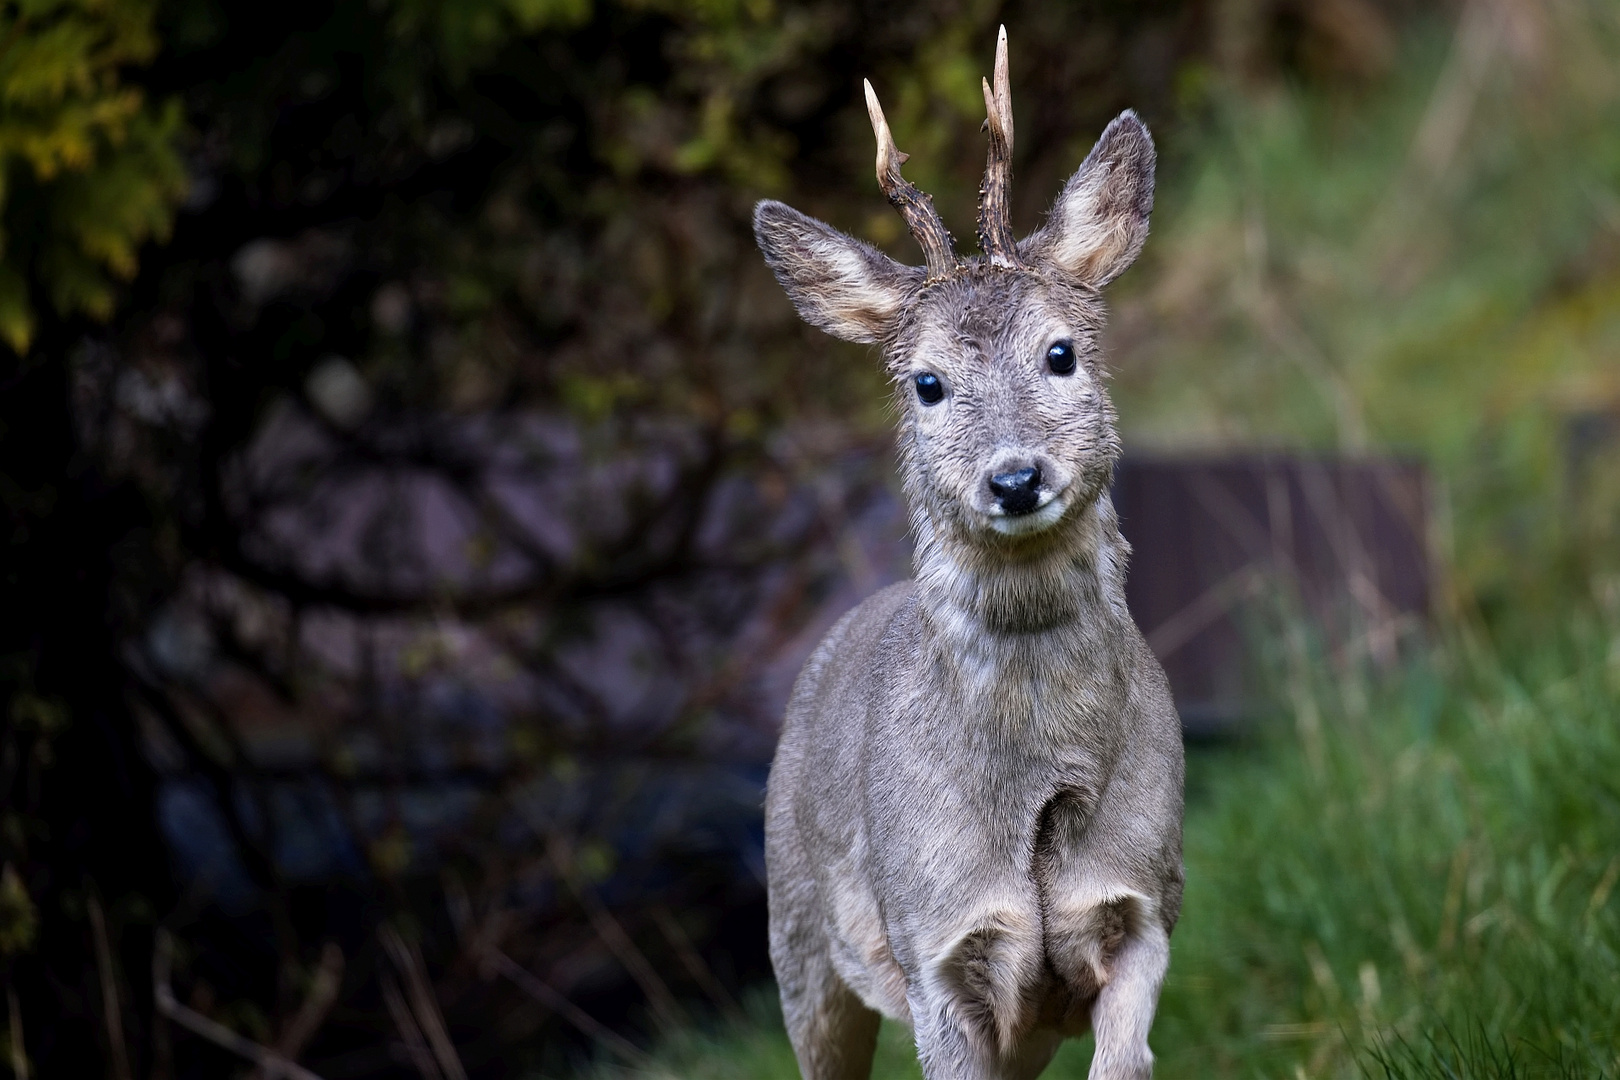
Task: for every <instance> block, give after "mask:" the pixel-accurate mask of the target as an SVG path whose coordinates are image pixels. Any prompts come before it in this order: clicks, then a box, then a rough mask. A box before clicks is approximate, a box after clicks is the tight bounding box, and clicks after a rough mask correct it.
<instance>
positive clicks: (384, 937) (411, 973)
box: [377, 924, 467, 1080]
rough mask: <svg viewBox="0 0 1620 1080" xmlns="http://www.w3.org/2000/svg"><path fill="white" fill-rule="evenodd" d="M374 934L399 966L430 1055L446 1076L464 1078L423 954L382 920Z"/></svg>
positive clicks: (395, 964) (449, 1078)
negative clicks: (429, 1049) (430, 1049)
mask: <svg viewBox="0 0 1620 1080" xmlns="http://www.w3.org/2000/svg"><path fill="white" fill-rule="evenodd" d="M377 937H378V938H379V939H380V940H381V941H382V945H383V950H384V951H385V952H387V953H388V958H389V959H390V960H392V961H393V962H394V966H395V967H396V968H398V969H399V973H400V976H401V977H402V978H403V979H404V980H405V991H406V993H407V994H409V995H410V1003H411V1011H412V1012H414V1013H415V1014H416V1022H417V1023H418V1024H420V1025H421V1027H422V1033H423V1034H424V1035H426V1036H427V1041H428V1045H429V1046H430V1047H432V1049H433V1057H434V1058H435V1060H437V1061H438V1063H439V1068H440V1069H442V1070H443V1071H444V1075H445V1076H446V1077H447V1078H448V1080H467V1070H466V1069H464V1068H462V1065H461V1057H460V1056H459V1055H458V1054H457V1053H456V1046H455V1043H453V1042H451V1041H450V1031H449V1029H448V1028H447V1027H446V1026H445V1023H444V1013H443V1012H441V1011H440V1010H439V1001H438V999H437V998H436V997H434V995H433V987H432V985H431V984H429V982H428V978H427V971H426V965H424V964H423V963H422V956H421V954H420V953H419V952H417V951H416V948H415V946H414V945H411V944H409V943H408V942H406V940H405V939H404V937H402V936H401V935H400V932H399V931H398V930H395V929H394V928H393V927H392V926H389V925H387V924H384V925H383V926H382V927H380V928H379V929H378V930H377Z"/></svg>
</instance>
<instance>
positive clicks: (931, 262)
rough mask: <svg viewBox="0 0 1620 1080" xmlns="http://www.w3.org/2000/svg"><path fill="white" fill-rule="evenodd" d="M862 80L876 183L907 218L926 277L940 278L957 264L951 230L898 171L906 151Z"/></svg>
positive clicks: (928, 198)
mask: <svg viewBox="0 0 1620 1080" xmlns="http://www.w3.org/2000/svg"><path fill="white" fill-rule="evenodd" d="M862 84H863V85H864V86H865V87H866V112H867V115H868V116H870V117H871V118H872V134H874V135H876V136H877V180H878V187H880V188H882V189H883V194H884V195H886V196H888V198H889V202H890V203H892V204H893V206H894V208H895V209H896V210H898V211H900V216H901V217H903V218H905V219H906V227H907V228H909V229H910V230H911V235H912V236H913V237H915V238H916V240H917V243H918V244H919V245H920V246H921V247H922V249H923V259H924V260H925V261H926V262H927V264H928V279H929V280H930V281H932V280H934V279H935V278H942V277H944V276H945V275H946V274H948V273H950V272H951V271H952V270H954V269H956V266H957V261H956V251H955V248H954V245H953V244H952V242H951V234H950V230H948V229H946V228H945V222H944V221H942V220H940V216H939V212H938V211H937V210H935V209H934V200H933V198H932V197H931V196H929V195H928V194H927V193H925V192H923V191H921V190H920V189H918V187H917V185H915V184H913V183H911V181H909V180H907V179H906V178H905V177H903V176H901V175H900V166H901V165H904V164H905V162H906V157H907V155H905V154H903V153H901V152H900V149H899V148H898V147H896V146H895V145H894V135H893V134H891V133H890V131H889V121H888V120H887V119H885V118H884V116H883V106H881V105H879V104H878V99H877V91H875V90H873V89H872V83H871V80H869V79H863V80H862Z"/></svg>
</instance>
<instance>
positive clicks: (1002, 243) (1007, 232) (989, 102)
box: [979, 26, 1023, 266]
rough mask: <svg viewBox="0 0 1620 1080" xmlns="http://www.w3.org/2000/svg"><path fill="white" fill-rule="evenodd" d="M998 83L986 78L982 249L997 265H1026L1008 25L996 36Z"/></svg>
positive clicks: (980, 217)
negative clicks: (1017, 228)
mask: <svg viewBox="0 0 1620 1080" xmlns="http://www.w3.org/2000/svg"><path fill="white" fill-rule="evenodd" d="M995 80H996V82H995V87H994V89H992V88H991V85H990V80H989V79H985V80H984V111H985V116H986V123H985V126H986V127H987V128H988V129H989V131H990V155H989V158H988V159H987V160H986V162H985V166H984V183H983V184H981V185H980V186H979V249H980V250H981V251H983V252H984V253H985V255H987V256H989V259H990V262H991V265H993V266H1022V265H1023V264H1022V262H1021V261H1020V260H1019V258H1018V247H1017V242H1016V241H1015V240H1014V239H1013V231H1012V152H1013V115H1012V78H1011V76H1010V75H1009V73H1008V70H1007V28H1006V27H1005V26H1003V27H1002V28H1001V32H1000V33H999V34H998V35H997V36H996V74H995Z"/></svg>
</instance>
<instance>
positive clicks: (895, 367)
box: [754, 31, 1154, 545]
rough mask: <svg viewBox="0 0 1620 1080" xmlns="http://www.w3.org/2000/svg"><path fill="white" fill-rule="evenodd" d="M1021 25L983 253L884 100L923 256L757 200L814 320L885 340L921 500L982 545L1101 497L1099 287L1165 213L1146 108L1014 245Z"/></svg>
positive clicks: (1103, 404)
mask: <svg viewBox="0 0 1620 1080" xmlns="http://www.w3.org/2000/svg"><path fill="white" fill-rule="evenodd" d="M1006 83H1007V70H1006V34H1005V31H1004V32H1003V34H1002V37H1001V40H1000V42H999V43H998V48H997V57H996V86H995V88H994V90H992V88H991V86H990V83H989V81H988V80H987V81H986V83H985V103H986V108H987V110H988V112H989V115H990V123H989V128H990V161H989V165H988V166H987V168H986V172H985V184H984V187H983V189H982V191H983V195H982V198H981V202H980V209H979V230H978V231H979V242H980V246H981V247H982V248H983V249H984V252H985V254H984V255H983V256H981V257H978V258H974V259H970V260H966V261H962V260H958V259H957V258H956V257H955V255H954V254H952V252H951V245H950V234H949V233H948V232H946V230H945V227H944V225H943V224H942V223H941V222H940V220H939V218H938V216H937V215H936V214H935V213H934V210H933V205H932V202H931V200H930V199H929V198H928V196H927V195H924V194H922V193H921V192H919V191H918V190H917V189H916V188H915V187H913V186H911V185H910V184H909V183H906V181H905V180H904V179H903V178H901V176H900V167H899V163H900V162H902V161H904V160H905V155H904V154H901V153H900V152H899V151H898V150H896V149H895V148H894V142H893V140H892V139H891V138H890V136H889V130H888V125H887V123H886V122H884V120H883V113H882V110H881V109H880V108H879V107H878V104H877V98H876V96H875V95H874V94H873V93H872V89H871V86H870V85H868V86H867V88H866V89H867V105H868V108H869V109H870V111H871V114H872V124H873V128H874V130H875V131H876V132H877V136H878V166H877V170H878V179H879V183H880V184H881V186H882V187H883V189H884V191H885V192H886V193H887V194H888V196H889V201H890V202H891V203H893V204H894V205H895V206H896V208H898V209H899V210H900V212H901V213H902V214H903V215H904V216H905V218H906V220H907V223H908V224H909V225H910V226H911V231H912V234H913V235H914V236H915V237H916V238H917V240H918V242H919V243H920V244H921V245H922V248H923V253H924V256H925V257H926V259H927V264H928V265H927V266H926V268H924V267H910V266H903V265H901V264H900V263H897V262H895V261H894V260H893V259H890V258H889V257H888V256H887V255H884V254H883V253H882V252H880V251H878V250H877V249H875V248H873V247H871V246H870V245H867V244H864V243H862V242H861V241H859V240H856V239H854V238H852V237H849V236H846V235H844V234H843V233H841V232H839V231H838V230H836V229H833V228H832V227H830V226H828V225H825V224H823V223H821V222H820V221H817V220H815V219H814V218H810V217H806V216H805V215H803V214H800V213H799V212H798V211H796V210H793V209H792V208H790V207H788V206H785V205H783V204H782V203H778V202H771V201H765V202H761V203H760V204H759V205H758V206H757V207H756V208H755V210H754V233H755V237H756V238H757V239H758V241H759V246H760V248H761V250H762V251H763V252H764V253H765V259H766V262H768V263H769V264H770V266H771V269H772V270H773V271H775V273H776V277H777V280H778V281H780V282H781V283H782V287H783V288H784V289H786V290H787V293H788V296H789V297H790V298H791V299H792V301H793V303H794V306H795V307H796V308H797V309H798V311H799V314H800V315H801V316H802V317H803V318H804V319H805V320H806V321H807V322H809V323H811V324H812V325H814V326H818V327H820V328H822V329H823V330H826V331H827V332H829V333H831V334H833V335H835V336H837V337H841V338H844V339H846V340H849V341H862V342H875V343H878V344H880V345H881V346H882V348H883V356H884V362H885V364H886V365H887V367H888V369H889V372H890V374H891V375H892V376H893V377H894V380H895V383H896V386H897V393H898V398H899V406H900V415H901V455H902V463H903V468H904V471H905V478H906V488H907V491H908V494H909V495H910V497H911V499H912V503H913V509H914V511H922V512H926V513H927V514H928V516H929V518H930V519H931V520H932V523H933V525H934V527H935V530H936V531H944V532H946V533H948V534H951V535H954V536H956V537H958V538H960V539H962V540H965V541H968V542H975V543H989V544H999V545H1005V544H1006V543H1007V542H1008V538H1019V537H1027V538H1033V537H1036V536H1038V535H1040V534H1042V533H1045V532H1047V531H1049V530H1051V529H1053V528H1054V527H1056V526H1058V525H1059V524H1060V523H1061V522H1063V521H1065V520H1066V519H1068V518H1070V517H1071V516H1072V515H1073V514H1074V512H1075V511H1076V510H1078V509H1081V508H1084V507H1085V506H1087V505H1089V504H1090V503H1091V502H1092V501H1093V500H1095V499H1096V498H1097V496H1098V494H1100V493H1101V491H1102V490H1103V488H1104V486H1105V485H1106V484H1107V482H1108V478H1109V475H1110V472H1111V471H1112V469H1113V464H1114V460H1115V458H1116V457H1117V456H1118V453H1119V439H1118V436H1117V434H1116V433H1115V430H1114V411H1113V406H1112V404H1111V403H1110V402H1109V399H1108V394H1107V391H1106V389H1105V387H1104V385H1103V377H1102V367H1101V362H1100V355H1099V352H1098V337H1099V334H1100V332H1101V330H1102V323H1103V312H1102V304H1101V298H1100V296H1099V290H1100V289H1101V288H1102V286H1104V285H1105V284H1107V283H1108V282H1109V281H1111V280H1113V278H1115V277H1116V276H1118V275H1119V274H1120V273H1121V272H1122V271H1124V270H1125V268H1126V267H1128V266H1129V265H1130V264H1131V262H1132V261H1133V260H1134V259H1135V258H1136V255H1137V253H1138V252H1139V251H1140V250H1141V248H1142V243H1143V241H1144V240H1145V239H1146V238H1147V228H1148V214H1149V212H1150V211H1151V210H1152V207H1153V165H1154V151H1153V141H1152V138H1151V137H1150V136H1149V135H1148V131H1147V128H1146V127H1145V126H1144V125H1143V124H1142V122H1141V120H1139V119H1138V118H1137V117H1136V114H1134V113H1131V112H1126V113H1122V114H1121V115H1120V116H1119V117H1117V118H1116V119H1115V120H1114V121H1113V122H1112V123H1110V124H1109V125H1108V127H1107V128H1106V129H1105V130H1104V131H1103V134H1102V137H1101V138H1100V139H1099V140H1098V141H1097V145H1096V146H1095V147H1093V148H1092V151H1091V153H1090V154H1089V155H1087V157H1086V160H1085V162H1084V163H1083V164H1081V166H1080V168H1079V170H1078V171H1076V172H1075V174H1074V176H1072V177H1071V178H1070V179H1069V182H1068V183H1067V184H1066V185H1064V188H1063V191H1062V193H1061V194H1059V196H1058V199H1057V202H1056V203H1055V204H1054V205H1053V207H1052V210H1051V212H1050V213H1049V214H1048V215H1047V220H1046V223H1045V224H1044V225H1042V226H1041V228H1040V229H1038V230H1036V231H1035V232H1034V233H1033V234H1031V235H1030V236H1029V237H1028V238H1026V239H1025V240H1023V241H1014V240H1013V237H1012V230H1011V227H1010V226H1009V225H1008V223H1007V219H1006V207H1007V185H1008V182H1009V178H1010V161H1011V153H1012V110H1011V105H1010V102H1009V99H1008V92H1007V89H1006Z"/></svg>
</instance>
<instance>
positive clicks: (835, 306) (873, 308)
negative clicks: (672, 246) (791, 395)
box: [754, 199, 925, 342]
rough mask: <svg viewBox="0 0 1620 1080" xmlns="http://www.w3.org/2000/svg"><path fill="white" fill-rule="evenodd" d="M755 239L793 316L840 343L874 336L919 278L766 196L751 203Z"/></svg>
mask: <svg viewBox="0 0 1620 1080" xmlns="http://www.w3.org/2000/svg"><path fill="white" fill-rule="evenodd" d="M754 239H755V240H756V241H757V242H758V243H759V249H760V250H761V251H763V252H764V253H765V262H766V263H768V264H769V265H770V268H771V270H772V271H773V272H774V273H775V274H776V280H777V281H780V282H781V283H782V288H783V289H785V290H786V291H787V294H788V299H789V300H792V301H793V306H794V307H795V308H797V309H798V312H799V316H800V317H801V318H803V319H804V321H805V322H807V323H809V324H810V325H811V326H815V327H819V328H820V329H822V330H825V331H827V333H829V334H831V335H833V336H834V337H839V338H843V339H844V340H845V341H858V342H873V341H878V340H880V339H881V338H882V337H883V336H884V334H885V333H887V331H888V328H889V327H890V325H892V323H893V322H894V319H895V317H896V316H897V315H899V314H900V309H901V308H902V307H903V306H904V305H905V302H906V301H907V300H908V299H909V298H910V297H911V296H912V294H914V293H915V292H916V291H917V290H918V289H919V288H921V287H922V284H923V281H924V277H925V275H924V272H923V270H922V268H921V267H915V266H904V265H902V264H900V263H897V262H895V261H894V260H893V259H891V258H889V257H888V256H887V255H885V254H883V252H881V251H879V250H878V249H877V248H875V247H873V246H872V245H870V244H865V243H862V242H861V241H859V240H857V239H855V238H854V237H853V236H846V235H844V234H843V233H841V232H839V231H838V230H837V229H835V228H833V227H832V226H830V225H825V224H823V223H822V222H819V221H817V220H816V219H815V218H813V217H809V216H807V215H805V214H801V213H799V212H798V211H797V210H795V209H793V208H792V207H791V206H788V205H786V204H785V203H779V202H775V201H774V200H771V199H765V200H763V201H761V202H760V204H759V205H758V206H756V207H754Z"/></svg>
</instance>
